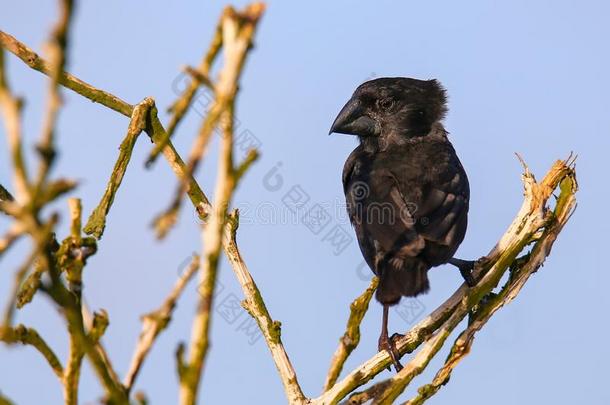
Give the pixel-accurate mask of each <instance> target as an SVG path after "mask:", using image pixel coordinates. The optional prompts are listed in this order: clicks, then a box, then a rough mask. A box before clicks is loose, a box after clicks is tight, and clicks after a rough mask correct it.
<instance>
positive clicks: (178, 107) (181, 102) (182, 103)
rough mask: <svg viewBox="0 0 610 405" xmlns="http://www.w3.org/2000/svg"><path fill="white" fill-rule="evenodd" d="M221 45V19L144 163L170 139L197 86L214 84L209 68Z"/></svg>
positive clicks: (154, 157)
mask: <svg viewBox="0 0 610 405" xmlns="http://www.w3.org/2000/svg"><path fill="white" fill-rule="evenodd" d="M221 46H222V19H220V20H219V21H218V25H217V26H216V30H215V32H214V37H213V39H212V43H211V44H210V47H209V48H208V51H207V52H206V54H205V55H204V57H203V59H202V60H201V62H200V63H199V66H198V67H197V69H193V68H190V69H187V70H186V72H187V73H189V75H190V76H191V78H192V80H191V82H190V83H189V84H188V86H187V87H186V88H185V89H184V91H183V92H182V94H181V95H180V97H179V98H178V99H177V100H176V101H174V103H173V104H172V106H171V107H170V108H169V111H171V112H172V113H173V115H172V117H171V119H170V121H169V124H168V125H167V135H166V138H165V139H161V140H160V141H159V143H157V144H156V145H155V148H154V149H153V151H152V152H151V154H150V156H149V157H148V159H147V160H146V165H147V166H150V165H151V164H152V163H154V161H155V160H156V158H157V156H159V153H161V151H162V150H163V148H164V147H165V146H166V145H167V141H168V140H169V139H171V137H172V135H173V134H174V131H175V130H176V128H177V127H178V124H180V121H182V118H184V116H185V115H186V112H187V111H188V109H189V108H190V106H191V103H192V101H193V98H194V97H195V94H196V93H197V90H198V89H199V86H201V85H202V84H203V85H205V86H207V87H208V88H210V89H214V85H213V84H212V82H211V81H210V79H209V77H208V76H209V74H210V69H211V67H212V64H213V63H214V60H215V59H216V57H217V56H218V53H219V52H220V48H221Z"/></svg>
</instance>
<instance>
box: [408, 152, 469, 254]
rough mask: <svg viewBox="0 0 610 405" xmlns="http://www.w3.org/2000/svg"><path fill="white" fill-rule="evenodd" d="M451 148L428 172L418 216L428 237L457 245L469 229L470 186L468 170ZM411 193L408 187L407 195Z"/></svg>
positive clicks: (421, 231)
mask: <svg viewBox="0 0 610 405" xmlns="http://www.w3.org/2000/svg"><path fill="white" fill-rule="evenodd" d="M451 152H452V153H449V154H447V155H445V157H446V159H443V162H441V163H440V164H437V165H435V166H434V168H433V169H432V170H430V171H429V172H428V173H427V175H426V181H425V182H424V184H423V187H422V189H421V190H422V191H421V196H420V198H419V202H418V204H417V207H416V209H415V211H414V218H415V221H416V229H417V232H418V233H419V234H420V235H422V236H423V237H424V238H425V239H426V241H430V242H434V243H436V244H439V245H443V246H449V247H453V246H455V247H457V245H459V244H460V243H461V242H462V240H463V238H464V233H465V232H466V225H467V217H468V203H469V201H468V200H469V194H470V190H469V185H468V178H467V177H466V173H465V171H464V169H463V168H462V165H461V163H460V161H459V160H458V158H457V156H456V155H455V153H454V152H453V151H451ZM408 194H409V192H408V190H405V194H403V195H408Z"/></svg>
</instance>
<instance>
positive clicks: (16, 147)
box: [0, 31, 30, 203]
mask: <svg viewBox="0 0 610 405" xmlns="http://www.w3.org/2000/svg"><path fill="white" fill-rule="evenodd" d="M2 35H3V32H2V31H0V40H2V39H3V36H2ZM21 107H22V101H21V100H20V99H18V98H17V97H15V96H14V95H13V93H12V92H11V89H10V87H9V84H8V79H7V77H6V66H5V64H4V51H2V50H0V108H1V109H2V113H3V115H4V122H5V125H6V135H7V137H6V139H7V141H8V146H9V151H10V154H11V158H12V159H13V168H14V170H15V175H14V184H15V191H16V194H17V198H18V199H19V200H20V201H21V202H22V203H25V202H27V201H28V200H29V198H30V191H29V183H28V174H27V168H26V165H25V161H24V159H23V146H22V128H21ZM3 190H4V191H6V189H4V187H3ZM6 193H8V191H6ZM6 193H3V194H4V195H3V197H7V194H6ZM8 196H11V195H10V193H8ZM2 199H3V200H7V198H2ZM10 199H11V200H12V199H13V198H12V196H11V198H10Z"/></svg>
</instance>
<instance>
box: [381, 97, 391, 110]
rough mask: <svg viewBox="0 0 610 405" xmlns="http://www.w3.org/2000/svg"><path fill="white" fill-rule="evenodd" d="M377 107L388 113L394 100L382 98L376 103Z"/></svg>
mask: <svg viewBox="0 0 610 405" xmlns="http://www.w3.org/2000/svg"><path fill="white" fill-rule="evenodd" d="M377 106H378V107H379V109H381V110H385V111H388V110H390V109H391V108H392V107H394V100H392V99H391V98H382V99H381V100H379V101H378V102H377Z"/></svg>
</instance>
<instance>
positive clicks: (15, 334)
mask: <svg viewBox="0 0 610 405" xmlns="http://www.w3.org/2000/svg"><path fill="white" fill-rule="evenodd" d="M0 340H1V341H3V342H5V343H7V344H14V343H21V344H24V345H30V346H32V347H33V348H35V349H36V350H38V352H39V353H40V354H42V356H43V357H44V358H45V360H46V361H47V363H49V366H51V369H52V370H53V372H54V373H55V375H56V376H57V377H58V378H59V379H60V380H61V379H62V377H63V372H64V371H63V367H62V365H61V362H60V361H59V358H57V356H56V355H55V352H53V350H52V349H51V348H50V347H49V345H48V344H47V343H46V342H45V341H44V339H43V338H42V337H41V336H40V335H39V334H38V332H36V330H35V329H33V328H27V327H25V326H24V325H17V326H16V327H14V328H10V327H6V326H2V327H0Z"/></svg>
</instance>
